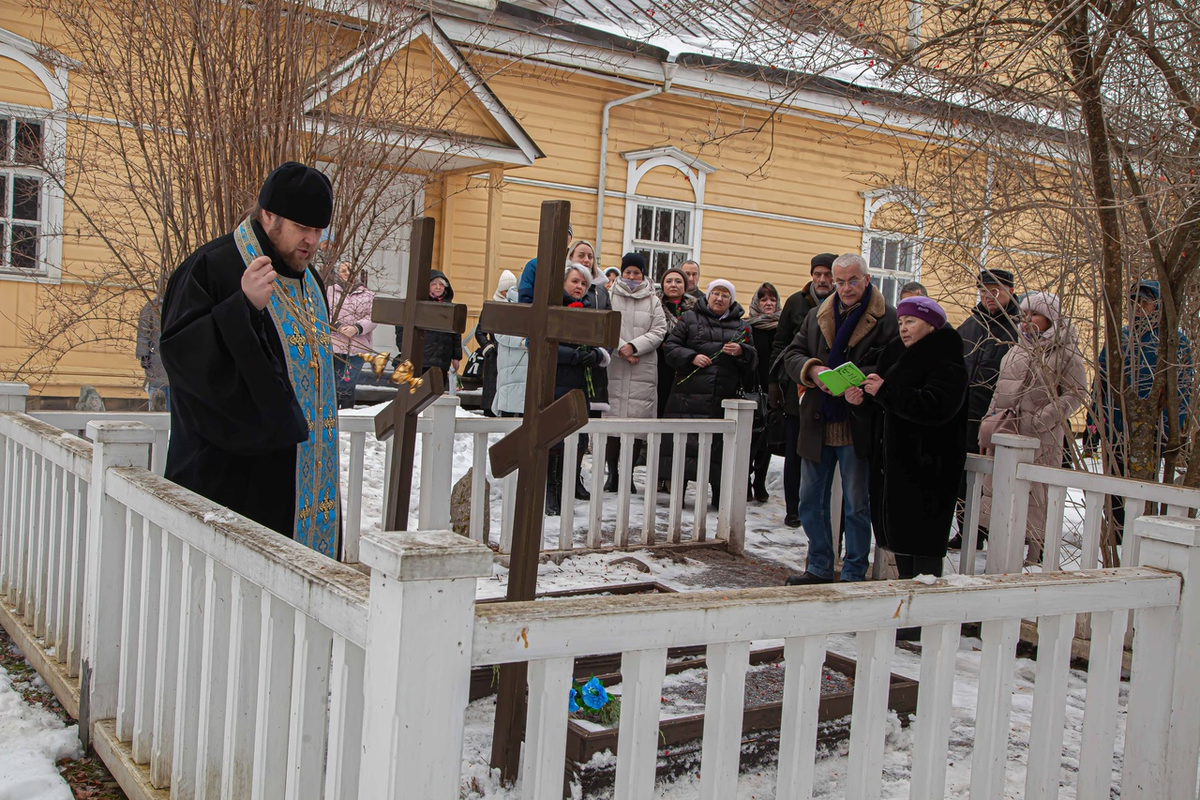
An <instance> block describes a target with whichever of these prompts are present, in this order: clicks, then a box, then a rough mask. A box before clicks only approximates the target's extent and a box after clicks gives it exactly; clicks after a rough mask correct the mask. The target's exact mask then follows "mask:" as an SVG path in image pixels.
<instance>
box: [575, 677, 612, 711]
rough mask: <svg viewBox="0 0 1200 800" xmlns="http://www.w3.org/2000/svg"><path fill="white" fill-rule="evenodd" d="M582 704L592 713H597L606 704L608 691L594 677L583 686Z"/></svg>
mask: <svg viewBox="0 0 1200 800" xmlns="http://www.w3.org/2000/svg"><path fill="white" fill-rule="evenodd" d="M580 691H581V693H582V694H583V704H584V705H585V706H587V707H588V708H590V709H591V710H592V711H599V710H600V709H602V708H604V706H605V705H606V704H607V703H608V691H607V690H606V689H605V688H604V684H602V683H601V682H600V680H599V679H598V678H596V676H594V675H593V676H592V678H591V680H589V681H588V682H587V683H585V684H584V685H583V688H582V689H581V690H580Z"/></svg>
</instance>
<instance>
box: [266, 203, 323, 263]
mask: <svg viewBox="0 0 1200 800" xmlns="http://www.w3.org/2000/svg"><path fill="white" fill-rule="evenodd" d="M265 230H266V232H267V238H268V239H270V240H271V246H272V247H273V248H275V252H276V253H278V254H279V257H280V258H281V259H282V260H283V263H284V264H285V265H286V266H287V268H288V269H290V270H291V271H292V272H304V271H305V270H306V269H308V265H309V264H311V263H312V260H313V257H314V256H316V254H317V251H316V248H313V249H312V250H311V251H310V250H308V248H307V243H306V242H305V241H304V238H303V234H297V233H296V232H295V231H294V230H292V228H291V226H288V224H287V221H286V220H285V219H284V218H283V217H279V216H277V217H275V219H274V221H272V223H271V226H270V227H268V228H265Z"/></svg>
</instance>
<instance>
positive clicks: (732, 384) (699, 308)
mask: <svg viewBox="0 0 1200 800" xmlns="http://www.w3.org/2000/svg"><path fill="white" fill-rule="evenodd" d="M733 341H737V342H738V343H739V344H740V345H741V346H742V354H741V355H740V356H731V355H729V354H727V353H721V348H722V347H723V346H724V345H725V343H726V342H733ZM663 353H664V355H665V356H666V359H667V362H668V363H669V364H670V365H671V367H672V368H674V370H675V382H674V384H673V385H672V386H671V396H670V397H669V398H668V400H667V409H666V413H665V416H667V417H692V418H696V417H698V418H703V419H715V418H717V417H721V416H724V414H725V410H724V409H723V408H722V407H721V401H722V400H729V399H731V398H733V397H735V396H736V395H737V393H738V390H739V389H740V388H741V387H742V386H744V385H745V384H746V381H747V380H752V378H751V376H752V375H753V373H754V368H755V366H756V365H757V364H758V353H757V352H756V351H755V349H754V338H753V336H751V335H750V333H749V330H748V326H747V325H746V324H745V323H744V322H743V321H742V307H741V306H740V305H738V304H737V303H733V304H732V305H730V307H729V311H728V312H727V313H726V314H725V317H724V319H718V318H717V317H716V316H715V315H714V314H713V313H712V311H710V310H709V308H708V303H707V302H706V301H705V300H703V299H701V300H697V301H696V306H695V308H693V309H692V310H691V311H685V312H684V313H683V316H681V317H680V318H679V322H678V323H677V324H676V325H675V329H674V330H672V331H671V333H670V335H669V336H667V340H666V342H665V343H664V344H663ZM701 353H702V354H704V355H706V356H708V357H709V358H712V357H713V356H715V355H716V354H717V353H721V355H720V356H717V357H716V358H715V359H714V360H713V363H712V365H711V366H708V367H705V368H704V369H699V370H698V369H697V368H696V366H695V365H694V364H693V363H692V359H694V358H695V357H696V356H697V355H698V354H701Z"/></svg>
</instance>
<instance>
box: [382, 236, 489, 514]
mask: <svg viewBox="0 0 1200 800" xmlns="http://www.w3.org/2000/svg"><path fill="white" fill-rule="evenodd" d="M433 231H434V221H433V220H432V219H429V218H427V217H418V218H417V219H415V220H413V223H412V239H411V242H410V248H409V254H408V293H407V296H406V297H405V298H404V299H400V298H397V297H376V298H375V302H374V304H373V305H372V306H371V319H373V320H374V321H375V322H382V323H387V324H389V325H396V326H397V327H399V328H402V329H403V330H404V349H405V351H407V352H408V360H409V361H410V362H412V368H413V369H412V374H413V375H420V376H421V380H422V383H421V385H420V386H418V387H416V389H415V391H410V388H411V387H410V386H407V385H405V384H400V385H399V386H398V387H397V392H396V397H395V399H393V400H392V401H391V402H390V403H388V404H387V406H386V407H384V409H383V410H382V411H380V412H379V413H378V414H376V415H375V436H376V437H377V438H378V439H381V440H383V439H387V438H388V437H389V436H391V435H392V433H393V432H394V431H398V435H397V436H396V441H395V442H393V443H392V469H391V478H390V479H389V481H388V500H387V510H386V512H385V514H384V518H383V521H384V526H385V527H384V530H388V531H406V530H408V506H409V502H410V500H411V497H410V496H411V495H412V470H413V458H414V453H413V450H414V449H415V448H416V443H417V417H418V416H419V415H420V413H421V412H422V411H423V410H425V408H426V407H427V406H428V405H429V404H430V403H432V402H433V401H434V400H436V399H437V398H438V396H439V395H440V394H441V393H442V392H443V391H445V385H446V383H445V378H444V377H443V375H442V371H441V370H440V369H436V368H434V369H429V370H426V371H425V372H424V373H422V369H421V368H422V367H423V366H424V365H423V364H422V361H423V359H424V353H425V331H449V332H453V333H456V334H458V335H460V336H461V335H462V332H463V331H464V330H466V328H467V307H466V306H465V305H463V304H462V303H436V302H434V301H432V300H426V299H425V298H427V297H429V272H430V265H431V264H432V262H433Z"/></svg>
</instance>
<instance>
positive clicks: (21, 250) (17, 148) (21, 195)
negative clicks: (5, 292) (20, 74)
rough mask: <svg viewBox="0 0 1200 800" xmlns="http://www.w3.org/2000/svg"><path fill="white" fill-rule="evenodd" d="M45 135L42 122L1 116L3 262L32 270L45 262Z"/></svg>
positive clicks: (0, 229) (0, 256) (0, 230)
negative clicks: (43, 210) (43, 253)
mask: <svg viewBox="0 0 1200 800" xmlns="http://www.w3.org/2000/svg"><path fill="white" fill-rule="evenodd" d="M43 138H44V137H43V127H42V123H41V122H40V121H38V120H35V119H21V118H20V117H13V116H0V265H2V266H4V267H6V268H8V269H12V270H18V271H22V272H29V273H34V272H37V271H38V270H39V269H40V265H41V264H42V261H43V256H42V246H41V242H42V229H43V218H42V209H43V205H44V202H43V182H44V180H45V176H44V174H43V172H42V164H43V163H44V161H43V143H44V142H43Z"/></svg>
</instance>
